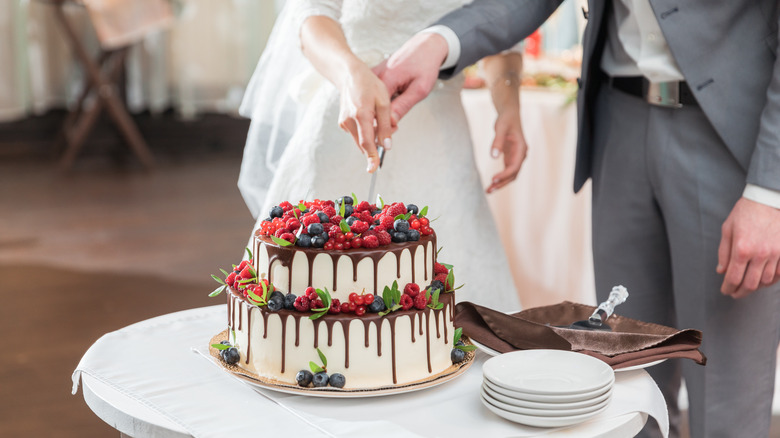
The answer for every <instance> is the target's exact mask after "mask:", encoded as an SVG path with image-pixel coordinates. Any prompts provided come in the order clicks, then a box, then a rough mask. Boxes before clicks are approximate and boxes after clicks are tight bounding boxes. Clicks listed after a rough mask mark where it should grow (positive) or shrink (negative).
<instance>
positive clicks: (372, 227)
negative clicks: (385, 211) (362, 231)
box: [368, 225, 376, 230]
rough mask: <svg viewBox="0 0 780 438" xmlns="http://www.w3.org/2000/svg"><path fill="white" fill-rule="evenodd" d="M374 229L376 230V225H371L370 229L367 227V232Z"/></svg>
mask: <svg viewBox="0 0 780 438" xmlns="http://www.w3.org/2000/svg"><path fill="white" fill-rule="evenodd" d="M374 228H376V225H371V226H370V227H368V229H369V230H373V229H374Z"/></svg>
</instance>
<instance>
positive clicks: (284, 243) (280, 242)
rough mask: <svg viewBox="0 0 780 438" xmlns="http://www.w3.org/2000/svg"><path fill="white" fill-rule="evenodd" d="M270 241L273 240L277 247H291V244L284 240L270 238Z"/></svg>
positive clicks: (274, 237)
mask: <svg viewBox="0 0 780 438" xmlns="http://www.w3.org/2000/svg"><path fill="white" fill-rule="evenodd" d="M271 240H273V241H274V243H276V244H277V245H279V246H290V245H292V242H288V241H286V240H284V239H280V238H278V237H276V236H271Z"/></svg>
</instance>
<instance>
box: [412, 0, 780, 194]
mask: <svg viewBox="0 0 780 438" xmlns="http://www.w3.org/2000/svg"><path fill="white" fill-rule="evenodd" d="M613 4H614V13H613V14H612V17H611V18H612V20H610V21H609V22H608V23H607V25H608V26H609V28H608V29H607V30H608V32H607V41H606V45H605V48H604V54H603V56H602V61H601V68H602V70H604V72H605V73H607V74H608V75H610V76H644V77H646V78H647V79H648V80H649V81H650V82H668V81H683V80H685V77H684V76H683V74H682V72H681V71H680V67H678V66H677V62H676V61H675V60H674V56H672V52H671V51H670V50H669V46H668V44H667V43H666V38H665V37H664V34H663V32H661V27H660V26H659V25H658V20H657V19H656V18H655V14H654V13H653V10H652V8H651V7H650V2H649V0H615V1H614V3H613ZM421 32H432V33H437V34H439V35H441V36H442V37H444V39H445V40H446V41H447V46H448V48H449V51H448V53H447V58H446V59H445V60H444V62H443V63H442V65H441V67H440V69H441V70H446V69H448V68H452V67H454V66H455V65H456V64H457V63H458V59H459V58H460V39H458V36H457V35H456V34H455V32H454V31H453V30H452V29H450V28H448V27H446V26H442V25H436V26H431V27H429V28H427V29H424V30H422V31H421ZM742 196H743V197H745V198H747V199H750V200H751V201H755V202H759V203H762V204H766V205H769V206H771V207H774V208H778V209H780V191H777V190H772V189H767V188H764V187H759V186H756V185H753V184H747V185H746V186H745V190H744V192H743V193H742Z"/></svg>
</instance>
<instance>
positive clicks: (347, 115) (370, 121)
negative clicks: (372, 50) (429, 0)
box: [339, 33, 527, 193]
mask: <svg viewBox="0 0 780 438" xmlns="http://www.w3.org/2000/svg"><path fill="white" fill-rule="evenodd" d="M447 50H448V48H447V43H446V41H445V40H444V38H442V37H441V36H439V35H436V34H431V33H422V34H417V35H416V36H414V37H413V38H411V39H410V40H409V41H407V43H406V44H404V45H403V47H401V49H399V50H398V51H397V52H396V53H394V54H393V55H392V56H391V57H390V58H388V59H387V60H385V61H384V62H382V63H381V64H379V65H377V66H375V67H373V68H369V67H367V66H365V65H362V66H360V65H357V66H354V68H352V69H351V71H352V74H351V75H350V79H349V80H347V81H345V82H344V83H343V84H342V85H341V90H340V91H341V110H340V113H339V126H340V127H341V128H342V129H344V130H345V131H347V132H348V133H349V134H350V135H351V136H352V138H353V140H354V141H355V143H356V144H357V145H358V147H359V148H360V150H361V151H362V153H363V154H364V155H365V156H366V159H367V168H366V170H367V171H368V172H369V173H371V172H374V171H375V170H376V169H377V167H378V166H379V155H378V153H377V145H382V146H384V148H385V149H386V150H389V149H392V139H391V137H392V134H393V133H394V132H395V131H396V130H397V129H398V122H399V121H400V120H401V119H402V118H403V117H404V116H405V115H406V114H407V113H408V112H409V111H410V110H411V109H412V107H414V105H416V104H417V103H418V102H420V101H421V100H423V99H424V98H425V97H426V96H427V95H428V94H429V93H430V92H431V90H433V87H434V85H435V83H436V80H437V79H438V76H439V67H440V66H441V65H442V63H443V61H444V59H445V58H446V56H447ZM391 97H392V99H391ZM497 109H498V117H497V119H496V125H495V132H496V136H495V139H494V141H493V144H492V147H491V155H492V156H493V157H494V158H498V157H499V156H501V155H503V160H504V167H505V168H504V170H503V171H501V172H499V173H497V174H496V175H494V176H493V178H492V181H491V184H490V186H488V187H487V189H486V191H487V192H488V193H491V192H493V191H494V190H496V189H498V188H500V187H503V186H504V185H506V184H508V183H510V182H511V181H513V180H514V179H515V178H516V177H517V174H518V172H519V171H520V166H521V165H522V162H523V160H524V159H525V156H526V149H527V148H526V144H525V139H524V138H523V134H522V128H521V125H520V114H519V109H514V108H513V107H512V106H510V105H507V109H506V110H503V107H498V105H497Z"/></svg>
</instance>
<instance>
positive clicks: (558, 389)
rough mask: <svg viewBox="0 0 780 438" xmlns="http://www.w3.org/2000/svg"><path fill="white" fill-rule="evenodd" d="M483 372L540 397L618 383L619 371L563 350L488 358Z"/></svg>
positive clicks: (524, 351)
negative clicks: (617, 373)
mask: <svg viewBox="0 0 780 438" xmlns="http://www.w3.org/2000/svg"><path fill="white" fill-rule="evenodd" d="M482 373H483V374H484V376H485V377H486V378H487V379H489V380H490V381H491V382H493V383H495V384H496V385H499V386H501V387H504V388H507V389H511V390H513V391H518V392H524V393H528V394H539V395H570V394H584V393H588V392H592V391H594V390H597V389H599V388H602V387H604V386H606V385H611V384H612V383H613V382H614V381H615V372H614V371H612V368H610V366H609V365H607V364H606V363H604V362H602V361H600V360H598V359H596V358H594V357H591V356H587V355H585V354H582V353H574V352H571V351H563V350H523V351H513V352H511V353H507V354H502V355H500V356H496V357H492V358H490V359H488V360H487V361H486V362H485V364H484V365H483V366H482Z"/></svg>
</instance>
